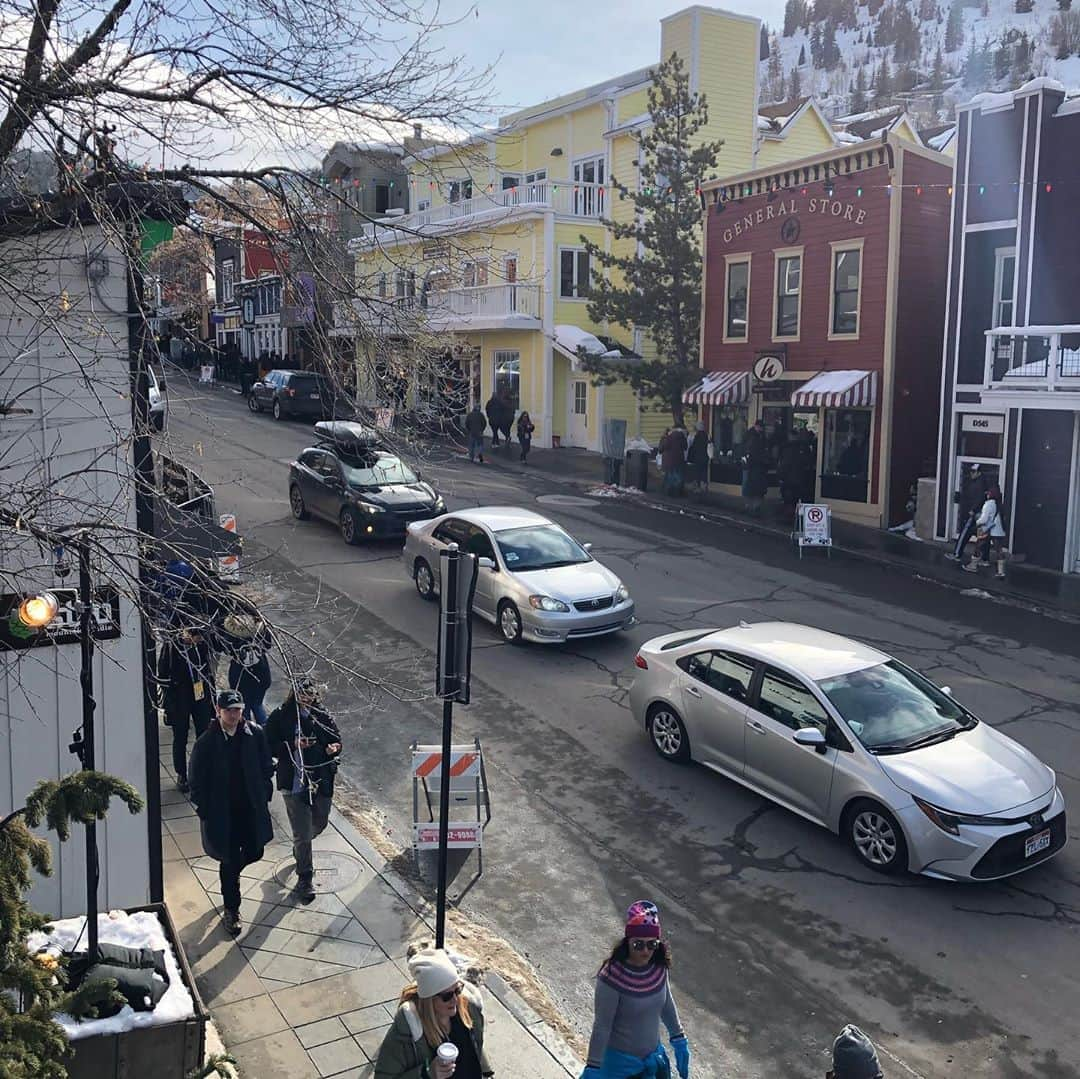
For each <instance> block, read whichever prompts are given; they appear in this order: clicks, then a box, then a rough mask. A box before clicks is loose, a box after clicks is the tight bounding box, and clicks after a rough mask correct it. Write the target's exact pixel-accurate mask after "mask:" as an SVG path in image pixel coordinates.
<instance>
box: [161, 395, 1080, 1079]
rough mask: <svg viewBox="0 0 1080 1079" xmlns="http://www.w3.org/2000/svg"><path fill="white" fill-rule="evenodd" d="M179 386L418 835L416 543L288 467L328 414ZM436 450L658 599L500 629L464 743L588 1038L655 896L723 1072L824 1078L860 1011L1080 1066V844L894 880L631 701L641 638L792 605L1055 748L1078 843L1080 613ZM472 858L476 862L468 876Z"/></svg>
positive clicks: (429, 457)
mask: <svg viewBox="0 0 1080 1079" xmlns="http://www.w3.org/2000/svg"><path fill="white" fill-rule="evenodd" d="M170 395H171V405H170V407H171V409H172V416H171V420H170V429H169V433H168V435H167V438H166V442H167V445H168V446H170V447H171V451H172V452H173V453H174V454H176V455H177V456H179V457H180V458H182V459H184V460H186V461H187V462H189V463H190V464H192V465H193V466H194V467H195V468H196V469H198V470H199V472H200V473H201V474H202V475H203V477H204V478H205V479H206V480H207V481H208V482H209V483H211V484H212V485H213V486H214V488H215V490H216V493H217V505H218V509H219V511H222V512H224V511H227V512H232V513H235V514H236V516H237V519H238V527H239V530H240V532H241V533H242V534H243V535H244V537H245V556H244V567H243V570H244V574H245V577H246V578H248V579H249V580H251V581H252V582H254V584H255V585H256V587H257V588H258V589H260V590H261V591H260V594H261V595H262V596H263V597H264V598H265V602H266V604H267V607H268V609H269V610H270V613H271V615H272V617H274V618H275V619H277V620H279V621H280V622H281V623H282V624H287V625H290V626H291V627H292V628H293V633H294V635H295V636H294V638H293V639H294V642H295V645H294V647H298V645H299V643H300V642H303V643H304V644H305V645H306V646H307V647H308V648H309V649H310V655H313V656H315V657H316V661H315V662H316V664H317V670H318V672H319V676H320V677H321V678H322V680H323V681H324V682H325V683H326V684H327V686H328V690H327V694H328V699H329V701H330V703H331V704H332V705H333V706H334V707H335V709H336V710H337V712H338V714H339V716H340V717H341V720H342V725H343V731H344V742H345V747H346V763H345V764H344V769H345V771H346V773H347V774H348V776H349V779H350V780H351V781H352V782H353V783H354V784H355V786H356V787H357V788H358V789H359V790H360V791H362V792H364V797H365V799H369V800H370V805H371V806H372V807H374V808H375V809H377V810H379V811H381V812H382V813H383V814H384V815H385V822H386V824H385V827H386V830H387V833H388V835H389V837H390V838H391V839H393V840H394V841H396V842H397V843H398V844H399V845H400V846H401V847H402V848H407V847H408V844H409V842H410V839H409V822H410V820H411V808H412V807H411V785H410V782H409V775H408V772H409V767H408V764H409V758H408V747H409V744H410V742H411V741H412V740H413V739H414V738H419V739H420V740H421V741H422V742H423V741H427V742H434V741H437V740H438V737H439V735H438V732H439V716H440V708H439V706H438V703H437V702H434V701H433V700H432V699H431V688H432V681H433V667H434V659H433V654H432V652H433V645H434V638H435V630H436V626H435V618H436V613H437V611H436V608H435V607H434V606H433V605H429V604H425V603H424V602H423V601H421V600H420V598H419V597H418V596H417V595H416V593H415V590H414V589H413V586H412V584H411V582H410V581H409V579H408V578H407V576H406V574H405V571H404V568H403V566H402V563H401V559H400V554H399V548H397V547H395V546H394V545H392V544H391V545H378V546H372V547H358V548H350V547H348V546H346V545H345V544H344V542H343V541H342V540H341V539H340V537H339V536H338V534H337V531H336V529H334V528H333V527H332V526H330V525H329V524H325V523H318V522H315V521H307V522H296V521H294V520H293V519H292V517H291V515H290V512H289V505H288V491H287V482H286V481H287V469H288V462H289V461H290V460H291V459H292V458H293V457H294V456H295V454H296V452H297V451H298V450H300V449H302V448H303V447H304V446H306V445H310V444H311V431H310V427H308V426H305V425H303V424H301V423H275V421H274V420H272V419H271V418H269V417H268V416H253V415H250V414H249V413H248V412H247V410H246V408H245V407H244V403H243V401H242V399H241V398H240V397H238V396H236V395H234V394H233V392H232V391H231V389H230V390H225V389H220V388H219V389H215V390H209V389H199V388H192V387H189V386H187V385H185V384H184V381H183V379H182V377H181V376H179V375H177V376H176V377H174V378H172V379H171V380H170ZM419 453H420V456H421V459H420V460H419V462H418V463H419V467H420V468H421V469H422V470H423V472H424V474H425V477H426V478H429V479H431V480H432V481H434V482H435V483H436V484H437V485H438V486H440V488H441V489H442V491H443V493H444V494H445V495H446V497H447V500H448V502H449V504H450V507H451V509H455V508H461V507H463V506H472V505H485V504H488V505H490V504H503V505H505V504H513V505H520V506H527V507H531V508H533V509H536V510H539V511H540V512H543V513H545V514H547V515H548V516H550V517H552V518H553V519H555V520H557V521H558V522H560V523H561V524H563V525H564V526H565V527H566V528H567V529H569V530H570V531H571V532H572V533H574V534H575V535H576V536H577V537H578V538H579V539H581V540H583V541H591V542H592V543H593V544H594V549H593V554H594V555H596V556H597V557H598V558H600V559H601V560H602V561H603V562H605V563H606V564H607V565H609V566H610V567H611V568H612V569H613V570H615V571H616V572H617V573H619V574H620V576H621V577H622V578H623V580H624V581H625V582H626V583H627V585H628V586H629V587H630V589H631V591H632V592H633V594H634V597H635V599H636V601H637V610H638V616H639V618H640V620H641V621H640V625H639V626H637V627H636V628H635V629H633V630H632V631H630V632H628V633H626V634H623V635H620V636H617V637H613V638H608V639H602V640H596V641H586V642H578V643H575V644H574V645H573V646H571V647H553V648H541V647H535V646H529V647H520V648H515V647H511V646H507V645H504V644H502V643H501V642H500V641H499V639H498V638H497V637H496V635H495V632H494V630H493V629H492V628H491V627H489V626H488V625H487V624H486V623H484V622H477V623H476V626H475V637H474V641H475V651H474V658H473V703H472V704H471V705H470V706H468V707H465V708H459V709H458V710H457V712H456V719H457V731H456V734H457V736H458V737H456V738H455V740H458V738H460V739H461V740H464V739H465V738H471V737H472V736H473V735H474V734H478V735H479V736H480V737H481V739H482V740H483V744H484V748H485V755H486V757H487V758H488V760H489V769H490V781H491V787H492V800H493V806H494V820H493V822H492V825H491V826H490V828H489V829H488V832H487V836H486V840H485V872H484V874H483V876H482V877H481V878H480V879H479V881H477V882H476V883H475V884H474V885H473V886H472V887H471V888H470V889H469V890H468V892H467V893H466V894H465V895H464V898H463V899H462V900H461V906H462V909H463V910H464V911H466V912H467V913H468V914H469V915H470V916H471V917H474V918H476V919H477V920H479V921H481V922H483V923H485V924H487V925H489V926H491V927H492V928H493V929H495V930H497V931H498V932H499V933H501V934H502V935H503V936H505V937H506V938H507V939H509V940H510V941H512V942H513V943H514V944H515V945H516V946H517V948H518V949H519V950H520V951H521V952H522V953H523V954H524V955H526V956H527V957H528V959H529V960H530V961H531V962H532V963H533V965H534V966H535V968H536V969H537V971H538V972H539V974H540V976H541V978H542V979H543V980H544V981H545V983H546V984H547V985H548V987H549V988H550V990H551V993H552V994H553V996H554V998H555V999H556V1001H557V1002H558V1004H559V1006H560V1007H561V1008H562V1009H563V1011H564V1013H565V1014H566V1015H567V1016H568V1017H569V1019H570V1020H571V1021H572V1022H573V1024H574V1025H575V1026H576V1027H577V1028H578V1029H579V1030H580V1031H581V1032H582V1033H584V1034H586V1035H587V1032H588V1029H589V1024H590V1022H591V1008H592V977H593V975H594V973H595V971H596V968H597V967H598V966H599V964H600V962H601V960H602V959H603V958H604V956H605V954H606V953H607V951H608V950H609V949H610V947H611V945H612V943H613V942H614V940H615V939H616V938H617V936H618V934H619V932H620V929H621V921H620V919H621V915H622V912H623V911H624V909H625V908H626V906H627V905H628V904H629V903H630V902H631V901H632V900H634V899H638V898H643V897H647V898H652V899H654V900H655V901H656V902H657V903H658V905H659V906H660V908H661V912H662V916H663V919H664V932H665V936H667V937H668V938H669V940H670V941H671V942H672V945H673V949H674V956H675V964H674V969H673V986H674V991H675V994H676V997H677V1000H678V1002H679V1005H680V1008H681V1011H682V1015H683V1022H684V1024H685V1026H686V1028H687V1030H688V1032H689V1036H690V1040H691V1044H692V1045H693V1047H694V1052H695V1067H694V1075H695V1076H696V1077H698V1079H703V1077H714V1076H715V1077H719V1076H733V1075H738V1076H745V1077H759V1076H760V1077H762V1079H764V1077H766V1076H768V1077H773V1076H778V1075H791V1076H813V1075H823V1074H824V1072H825V1070H826V1066H827V1058H826V1053H825V1051H826V1049H827V1047H828V1046H829V1044H830V1043H831V1040H832V1037H833V1036H834V1035H835V1033H836V1031H837V1030H838V1029H839V1028H840V1026H841V1025H842V1024H843V1023H844V1022H848V1021H854V1022H857V1023H858V1024H859V1025H861V1026H863V1027H864V1029H866V1030H867V1031H868V1032H870V1033H871V1035H872V1037H873V1038H874V1039H875V1041H877V1042H878V1044H879V1046H880V1048H881V1050H882V1055H883V1063H884V1064H885V1071H886V1074H887V1075H890V1076H894V1075H907V1076H926V1077H939V1076H964V1077H983V1076H1005V1077H1013V1076H1036V1075H1037V1076H1043V1077H1047V1076H1050V1077H1065V1076H1080V1027H1078V1025H1077V1023H1076V1021H1075V1016H1076V1011H1077V1004H1078V1000H1080V982H1078V975H1077V970H1078V963H1077V960H1078V958H1080V843H1076V842H1073V843H1072V844H1071V845H1070V846H1069V847H1067V848H1066V849H1065V851H1064V852H1062V854H1061V855H1060V856H1059V857H1058V858H1056V859H1055V860H1053V861H1052V862H1050V863H1049V864H1047V865H1044V866H1041V867H1038V868H1036V869H1034V870H1032V871H1031V872H1029V873H1027V874H1025V875H1022V876H1020V877H1016V878H1013V879H1012V880H1010V881H1008V882H1005V883H996V884H981V885H957V884H947V883H943V882H939V881H932V880H927V879H922V878H913V877H906V878H899V879H897V878H884V877H880V876H877V875H875V874H873V873H870V872H867V871H864V870H863V869H861V868H860V866H859V865H858V863H857V862H856V861H855V858H854V855H853V854H852V853H851V852H850V851H849V850H848V849H846V847H845V846H844V845H843V844H842V843H841V842H840V840H839V839H838V838H837V837H835V836H833V835H831V834H829V833H827V832H825V831H824V830H821V829H819V828H816V827H815V826H813V825H811V824H809V823H807V822H805V821H803V820H802V819H800V818H798V817H796V816H794V815H792V814H790V813H788V812H786V811H785V810H783V809H780V808H778V807H775V806H773V805H772V804H771V803H768V802H766V801H764V800H762V799H761V798H759V797H758V796H756V795H754V794H752V793H750V792H748V791H746V790H744V789H742V788H741V787H739V786H737V785H735V784H733V783H731V782H729V781H727V780H725V779H723V778H721V777H719V776H717V775H715V774H713V773H711V772H710V771H708V770H706V769H705V768H702V767H700V766H690V767H678V766H673V765H670V764H667V763H666V762H664V761H662V760H661V759H660V758H659V757H658V756H657V755H656V754H655V753H654V751H653V749H652V748H651V746H650V744H649V742H648V740H647V738H646V736H645V734H644V732H643V731H642V730H640V729H639V728H638V727H637V726H636V725H635V724H634V723H633V722H632V721H631V716H630V713H629V711H628V708H627V701H626V696H627V690H628V687H629V685H630V684H631V682H632V677H633V673H634V666H633V658H634V654H635V651H636V646H637V645H638V644H639V643H640V642H642V641H644V640H646V639H648V638H649V637H652V636H655V635H657V634H660V633H663V632H668V631H670V630H675V629H683V628H692V627H726V626H730V625H733V624H737V623H738V622H739V620H740V619H745V620H747V621H760V620H764V619H786V620H791V621H797V622H803V623H807V624H810V625H814V626H818V627H821V628H825V629H830V630H834V631H837V632H840V633H844V634H848V635H851V636H854V637H858V638H860V639H862V640H865V641H868V642H870V643H872V644H874V645H876V646H878V647H880V648H882V649H884V650H886V651H889V652H891V653H893V654H895V655H897V656H898V657H899V658H901V659H903V660H904V661H906V662H908V663H911V664H912V665H914V666H916V667H918V668H920V669H921V670H923V671H925V672H926V673H928V674H929V675H930V676H931V677H932V678H934V679H935V680H936V681H937V682H938V683H939V684H948V685H949V686H951V687H952V688H953V690H954V692H955V693H956V695H957V696H958V697H959V698H960V699H961V700H962V701H964V703H966V704H967V705H968V706H969V707H971V708H973V709H974V710H975V712H976V713H977V714H979V715H980V716H981V717H982V718H983V719H984V720H986V721H987V722H989V723H992V724H993V725H994V726H996V727H998V728H999V729H1001V730H1004V731H1007V732H1008V733H1009V734H1010V735H1011V736H1012V737H1014V738H1016V739H1018V740H1019V741H1021V742H1022V743H1023V744H1025V745H1026V746H1028V747H1029V748H1030V749H1032V750H1033V751H1034V752H1036V753H1037V754H1039V755H1040V756H1041V757H1042V758H1043V759H1044V760H1045V761H1046V762H1047V763H1048V764H1050V765H1051V766H1052V767H1053V768H1054V769H1055V770H1056V771H1057V773H1058V778H1059V782H1060V785H1061V787H1062V790H1063V791H1064V793H1065V797H1066V801H1067V804H1069V805H1070V807H1071V808H1072V821H1071V824H1070V835H1071V837H1072V838H1073V839H1074V840H1075V838H1076V830H1077V829H1076V823H1075V822H1076V820H1077V814H1078V813H1080V720H1078V718H1077V714H1076V712H1077V707H1078V705H1080V678H1078V675H1077V672H1078V666H1077V657H1078V655H1080V628H1078V627H1077V626H1075V625H1073V624H1068V623H1063V622H1058V621H1055V620H1053V619H1049V618H1045V617H1041V616H1038V615H1036V614H1034V613H1031V612H1027V611H1022V610H1016V609H1013V608H1009V607H1003V606H1000V605H997V604H994V603H989V602H986V601H982V600H979V599H977V598H972V597H969V596H964V595H961V594H960V593H959V592H957V591H954V590H949V589H945V588H942V587H940V586H938V585H935V584H932V583H930V582H926V581H921V580H919V579H917V578H914V577H906V576H902V575H898V574H891V573H888V572H884V571H882V570H879V569H877V568H875V567H866V566H853V565H848V564H841V563H840V562H839V561H836V562H833V563H831V564H830V563H828V562H826V561H825V560H824V559H823V558H813V559H812V558H807V559H804V560H803V562H802V563H800V562H799V561H798V560H797V559H795V558H794V557H793V556H792V553H791V551H790V550H789V549H788V548H787V547H786V546H785V545H784V544H782V543H779V542H776V543H773V542H772V541H770V540H768V539H767V538H763V537H761V536H757V535H753V534H750V533H745V532H743V531H742V530H741V529H739V528H734V527H725V526H721V525H717V524H714V523H710V522H704V521H701V520H700V519H698V517H697V516H696V515H694V514H693V513H691V512H687V513H685V514H677V513H670V512H662V511H658V510H650V509H645V508H642V507H639V506H635V505H633V504H632V503H631V502H628V501H623V500H615V499H599V498H585V497H581V495H580V493H579V492H575V491H574V490H573V489H571V488H569V487H566V486H562V485H560V483H559V482H558V480H557V479H552V478H543V477H538V476H535V475H528V476H520V475H518V474H516V473H513V472H508V471H504V470H501V469H500V468H499V467H498V466H497V465H491V464H488V465H485V466H471V465H469V463H468V462H467V461H464V460H462V459H460V458H456V457H453V456H450V455H448V454H445V453H441V452H440V451H437V450H436V449H434V448H432V447H426V448H423V447H422V448H421V449H420V451H419ZM815 553H819V552H815ZM327 657H333V658H334V660H335V661H336V663H337V664H338V669H336V670H335V669H334V667H333V665H332V664H330V663H329V662H328V661H327ZM341 668H350V669H352V670H353V671H355V672H356V673H354V674H353V675H349V674H348V673H347V672H345V671H343V670H342V669H341ZM280 695H281V694H280V691H279V688H278V687H275V688H274V689H272V690H271V692H270V697H269V700H268V703H270V704H275V703H276V702H277V700H278V699H279V697H280ZM474 871H475V859H474V858H471V859H470V860H469V861H468V862H466V863H465V865H464V866H463V867H462V870H461V872H460V873H459V875H458V878H457V881H456V882H455V887H456V888H457V889H459V890H460V889H461V888H463V887H464V886H465V885H466V884H467V882H468V879H469V877H471V875H472V874H473V872H474ZM501 1074H512V1068H511V1069H510V1070H509V1071H503V1072H501Z"/></svg>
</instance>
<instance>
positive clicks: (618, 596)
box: [615, 584, 630, 603]
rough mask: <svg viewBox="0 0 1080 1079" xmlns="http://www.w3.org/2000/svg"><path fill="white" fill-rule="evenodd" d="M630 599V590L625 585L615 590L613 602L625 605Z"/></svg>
mask: <svg viewBox="0 0 1080 1079" xmlns="http://www.w3.org/2000/svg"><path fill="white" fill-rule="evenodd" d="M629 598H630V589H629V588H627V587H626V585H624V584H621V585H619V587H618V588H616V589H615V602H616V603H625V602H626V601H627V600H628V599H629Z"/></svg>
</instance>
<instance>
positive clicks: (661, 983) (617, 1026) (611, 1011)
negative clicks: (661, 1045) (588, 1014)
mask: <svg viewBox="0 0 1080 1079" xmlns="http://www.w3.org/2000/svg"><path fill="white" fill-rule="evenodd" d="M661 1022H663V1024H664V1026H665V1027H667V1030H668V1034H669V1036H670V1037H675V1036H676V1035H678V1034H681V1033H682V1024H681V1023H680V1022H679V1011H678V1009H677V1008H676V1007H675V1001H674V1000H673V999H672V996H671V989H670V987H669V986H668V972H667V968H666V967H664V966H663V965H662V964H660V963H650V964H649V965H648V966H647V967H642V968H636V967H631V966H628V965H627V964H626V963H620V962H618V961H617V960H609V961H608V962H607V963H605V964H604V965H603V967H601V968H600V973H599V974H598V975H597V976H596V1005H595V1014H594V1018H593V1030H592V1037H591V1038H590V1039H589V1057H588V1064H589V1066H590V1067H592V1068H600V1067H602V1066H603V1062H604V1053H605V1052H606V1051H607V1050H608V1049H614V1050H616V1051H617V1052H620V1053H628V1054H629V1055H630V1056H635V1057H639V1058H640V1057H646V1056H648V1055H649V1053H651V1052H652V1051H653V1050H654V1049H655V1048H656V1046H657V1043H658V1042H659V1041H660V1024H661Z"/></svg>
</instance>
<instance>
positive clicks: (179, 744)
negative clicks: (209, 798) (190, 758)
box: [165, 683, 211, 779]
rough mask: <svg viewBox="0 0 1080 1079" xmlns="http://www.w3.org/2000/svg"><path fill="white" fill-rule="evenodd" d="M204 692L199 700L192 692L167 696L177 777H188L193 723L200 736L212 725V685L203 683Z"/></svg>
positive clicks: (167, 711)
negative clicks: (188, 753) (189, 737)
mask: <svg viewBox="0 0 1080 1079" xmlns="http://www.w3.org/2000/svg"><path fill="white" fill-rule="evenodd" d="M203 685H204V694H203V699H202V700H201V701H197V700H195V699H194V697H192V695H191V694H190V693H183V692H181V693H178V694H176V695H175V696H166V698H165V718H166V719H167V720H168V723H169V726H170V727H171V728H172V761H173V771H174V772H175V773H176V778H177V779H187V743H188V732H189V731H190V730H191V724H192V722H194V724H195V737H196V738H198V737H199V735H200V734H202V733H203V731H205V730H206V728H207V727H209V726H210V701H209V694H210V693H211V689H210V687H209V686H208V685H207V684H206V683H203Z"/></svg>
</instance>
